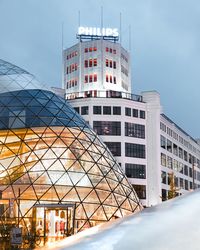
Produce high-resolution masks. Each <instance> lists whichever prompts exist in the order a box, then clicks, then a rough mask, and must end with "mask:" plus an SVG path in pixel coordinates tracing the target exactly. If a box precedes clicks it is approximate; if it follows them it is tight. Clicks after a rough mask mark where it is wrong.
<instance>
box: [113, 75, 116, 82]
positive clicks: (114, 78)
mask: <svg viewBox="0 0 200 250" xmlns="http://www.w3.org/2000/svg"><path fill="white" fill-rule="evenodd" d="M113 83H114V84H116V83H117V81H116V76H114V77H113Z"/></svg>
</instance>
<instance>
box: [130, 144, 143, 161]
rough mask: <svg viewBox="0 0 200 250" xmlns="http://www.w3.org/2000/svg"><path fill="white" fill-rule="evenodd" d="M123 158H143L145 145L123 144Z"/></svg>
mask: <svg viewBox="0 0 200 250" xmlns="http://www.w3.org/2000/svg"><path fill="white" fill-rule="evenodd" d="M125 156H127V157H134V158H145V145H142V144H135V143H125Z"/></svg>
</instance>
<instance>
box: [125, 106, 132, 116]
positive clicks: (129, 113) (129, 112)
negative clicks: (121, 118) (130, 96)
mask: <svg viewBox="0 0 200 250" xmlns="http://www.w3.org/2000/svg"><path fill="white" fill-rule="evenodd" d="M125 115H126V116H131V108H125Z"/></svg>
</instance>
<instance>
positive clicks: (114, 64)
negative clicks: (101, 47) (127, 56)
mask: <svg viewBox="0 0 200 250" xmlns="http://www.w3.org/2000/svg"><path fill="white" fill-rule="evenodd" d="M113 68H114V69H116V62H115V61H113Z"/></svg>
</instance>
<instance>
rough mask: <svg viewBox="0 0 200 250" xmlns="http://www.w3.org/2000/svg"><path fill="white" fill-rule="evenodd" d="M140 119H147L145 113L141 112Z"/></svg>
mask: <svg viewBox="0 0 200 250" xmlns="http://www.w3.org/2000/svg"><path fill="white" fill-rule="evenodd" d="M140 118H142V119H145V111H143V110H140Z"/></svg>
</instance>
